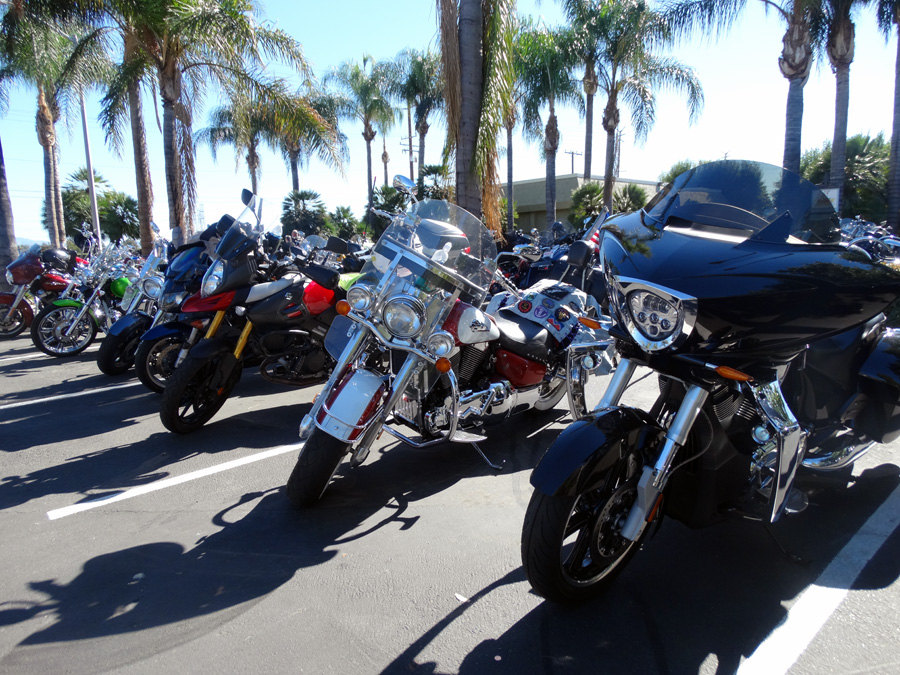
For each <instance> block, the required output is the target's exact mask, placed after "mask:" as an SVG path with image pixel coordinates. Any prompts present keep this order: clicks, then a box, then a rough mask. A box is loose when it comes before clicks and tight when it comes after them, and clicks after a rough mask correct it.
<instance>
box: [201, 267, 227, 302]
mask: <svg viewBox="0 0 900 675" xmlns="http://www.w3.org/2000/svg"><path fill="white" fill-rule="evenodd" d="M224 276H225V263H224V262H223V261H222V260H216V261H215V262H214V263H213V264H212V265H210V266H209V269H208V270H206V274H204V275H203V285H202V286H200V295H201V296H203V297H204V298H205V297H208V296H210V295H213V294H214V293H215V292H216V289H217V288H219V286H221V284H222V278H223V277H224Z"/></svg>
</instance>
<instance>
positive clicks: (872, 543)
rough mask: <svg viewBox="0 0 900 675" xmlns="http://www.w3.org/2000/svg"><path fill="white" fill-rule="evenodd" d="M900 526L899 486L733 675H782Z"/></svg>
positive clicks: (798, 656) (804, 649)
mask: <svg viewBox="0 0 900 675" xmlns="http://www.w3.org/2000/svg"><path fill="white" fill-rule="evenodd" d="M898 525H900V486H898V487H897V488H895V489H894V491H893V492H892V493H891V495H890V497H888V498H887V499H886V500H885V501H884V503H883V504H882V505H881V506H880V507H879V508H878V510H877V511H875V513H873V514H872V515H871V516H870V517H869V519H868V520H867V521H866V523H865V524H864V525H863V526H862V527H861V528H860V529H859V531H858V532H857V533H856V534H855V535H853V538H852V539H851V540H850V541H849V542H847V545H846V546H844V548H843V549H841V552H840V553H838V555H837V556H836V557H835V558H834V560H832V561H831V564H830V565H828V567H827V568H825V571H824V572H822V574H821V575H820V576H819V578H818V579H816V583H815V584H813V585H812V586H810V587H809V588H807V589H806V590H805V591H803V593H802V594H801V595H800V597H799V598H798V599H797V601H796V602H795V603H794V604H793V605H792V606H791V608H790V610H789V611H788V614H787V617H786V618H785V620H784V622H783V623H782V624H781V625H780V626H778V628H776V629H775V630H774V631H772V633H771V634H770V635H769V637H767V638H766V639H765V641H763V643H762V644H760V645H759V647H757V648H756V651H754V652H753V654H751V655H750V657H749V658H747V659H746V660H745V661H744V662H743V663H741V665H740V667H739V668H738V671H737V672H738V675H751V674H755V673H759V674H760V675H778V674H779V673H786V672H787V671H788V669H789V668H790V667H791V666H792V665H794V662H796V660H797V659H798V658H800V655H801V654H802V653H803V652H804V651H806V648H807V647H808V646H809V643H810V642H812V640H813V638H815V637H816V635H817V634H818V632H819V631H820V630H821V629H822V626H824V625H825V622H826V621H828V619H829V617H830V616H831V615H832V614H833V613H834V611H835V610H836V609H837V608H838V606H839V605H840V604H841V602H842V601H843V600H844V598H845V597H846V596H847V593H849V589H850V587H851V586H852V585H853V582H854V581H856V577H858V576H859V573H860V572H862V570H863V568H864V567H865V566H866V563H868V562H869V560H871V559H872V556H874V555H875V553H877V552H878V549H879V548H880V547H881V545H882V544H883V543H884V542H885V540H886V539H887V538H888V537H889V536H891V534H892V533H893V532H894V530H895V529H897V527H898Z"/></svg>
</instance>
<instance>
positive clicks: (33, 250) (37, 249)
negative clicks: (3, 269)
mask: <svg viewBox="0 0 900 675" xmlns="http://www.w3.org/2000/svg"><path fill="white" fill-rule="evenodd" d="M40 254H41V245H40V244H32V245H31V246H29V247H28V250H27V251H22V254H21V255H20V256H19V257H18V258H16V259H15V260H13V261H12V263H10V265H12V264H13V263H17V262H19V261H20V260H25V258H27V257H28V256H35V255H40Z"/></svg>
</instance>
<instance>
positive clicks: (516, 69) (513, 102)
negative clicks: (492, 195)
mask: <svg viewBox="0 0 900 675" xmlns="http://www.w3.org/2000/svg"><path fill="white" fill-rule="evenodd" d="M515 25H516V28H515V30H516V36H515V39H514V43H518V41H519V39H520V27H519V24H518V22H516V24H515ZM519 56H520V50H519V49H515V50H514V57H513V72H512V73H511V76H512V84H511V86H510V92H509V98H508V99H507V101H506V104H505V107H504V109H503V128H504V129H505V130H506V231H507V232H509V233H512V232H513V230H514V229H515V199H514V196H513V129H515V127H516V124H517V123H518V121H519V109H520V108H521V107H522V101H523V100H524V97H525V88H524V86H523V83H522V78H521V77H520V71H521V64H520V63H519V61H520V60H521V59H520V58H519Z"/></svg>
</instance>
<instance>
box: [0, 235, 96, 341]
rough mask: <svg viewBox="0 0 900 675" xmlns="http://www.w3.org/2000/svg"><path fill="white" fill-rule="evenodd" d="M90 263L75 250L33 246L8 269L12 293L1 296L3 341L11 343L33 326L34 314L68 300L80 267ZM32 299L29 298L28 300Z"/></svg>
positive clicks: (1, 337) (0, 338) (0, 334)
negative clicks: (56, 302) (57, 302)
mask: <svg viewBox="0 0 900 675" xmlns="http://www.w3.org/2000/svg"><path fill="white" fill-rule="evenodd" d="M79 264H80V265H86V264H87V261H86V260H84V259H82V258H80V257H78V255H77V254H76V253H75V251H70V250H68V249H64V248H51V249H47V250H46V251H41V246H40V244H32V245H31V247H30V248H29V249H28V250H27V251H25V252H24V253H22V255H20V256H19V257H18V258H16V259H15V260H13V261H12V262H11V263H10V264H9V265H8V266H7V268H6V282H7V283H8V284H9V285H10V286H12V287H13V290H12V292H10V293H0V340H8V339H10V338H14V337H16V336H18V335H19V334H21V333H22V332H23V331H24V330H25V329H26V328H28V327H29V326H31V324H32V322H33V321H34V315H35V314H36V313H37V312H39V311H40V310H41V309H43V308H44V307H45V306H47V304H49V303H51V302H53V301H54V300H58V299H62V298H66V297H68V295H69V294H70V293H71V292H72V291H73V289H74V288H75V284H76V281H75V278H74V277H73V276H72V275H73V274H74V273H75V268H76V266H77V265H79ZM29 296H30V297H29Z"/></svg>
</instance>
